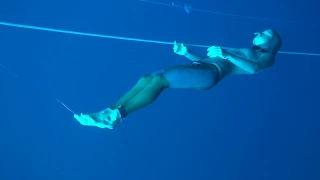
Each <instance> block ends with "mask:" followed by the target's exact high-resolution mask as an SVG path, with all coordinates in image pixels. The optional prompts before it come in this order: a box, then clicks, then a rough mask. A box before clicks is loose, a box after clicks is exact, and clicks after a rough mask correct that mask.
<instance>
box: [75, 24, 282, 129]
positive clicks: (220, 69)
mask: <svg viewBox="0 0 320 180" xmlns="http://www.w3.org/2000/svg"><path fill="white" fill-rule="evenodd" d="M255 35H256V36H255V38H254V39H253V47H252V48H240V49H238V48H233V49H228V50H226V49H222V48H220V47H218V46H211V47H209V48H208V49H207V51H208V53H207V56H208V57H202V56H200V55H197V54H195V53H193V52H191V51H190V50H188V49H187V47H186V46H184V45H183V44H177V43H176V42H175V43H174V47H173V50H174V52H175V53H176V54H178V55H182V56H185V57H187V58H188V59H190V60H191V61H192V63H190V64H188V65H182V66H176V67H171V68H167V69H163V70H160V71H157V72H153V73H150V74H146V75H144V76H142V77H141V78H140V80H139V81H138V82H137V84H136V85H135V86H134V87H133V88H132V89H131V90H130V91H128V92H127V93H126V94H125V95H124V96H123V97H122V98H121V99H120V100H118V101H117V102H116V103H115V104H113V105H112V106H110V107H108V108H107V109H105V110H102V111H100V112H98V113H93V114H81V115H80V116H79V115H76V114H75V115H74V117H75V118H76V119H77V120H78V121H79V122H80V123H81V124H82V125H86V126H96V127H99V128H108V129H113V128H114V127H115V126H116V125H117V124H118V123H119V122H120V121H121V120H122V119H124V118H126V116H127V115H129V114H131V113H133V112H134V111H136V110H138V109H141V108H143V107H145V106H147V105H149V104H151V103H152V102H154V101H155V100H156V99H157V98H158V96H159V95H160V94H161V92H162V91H163V90H165V89H168V88H180V89H199V90H208V89H210V88H212V87H214V86H215V85H216V84H217V83H218V82H220V81H221V80H222V79H223V78H224V77H226V76H228V75H236V74H255V73H257V72H260V71H262V70H265V69H267V68H269V67H271V66H272V64H273V63H274V60H275V56H276V54H277V53H278V51H279V50H280V48H281V46H282V40H281V37H280V35H279V34H278V33H277V32H276V31H274V30H271V29H268V30H265V31H263V32H261V33H255Z"/></svg>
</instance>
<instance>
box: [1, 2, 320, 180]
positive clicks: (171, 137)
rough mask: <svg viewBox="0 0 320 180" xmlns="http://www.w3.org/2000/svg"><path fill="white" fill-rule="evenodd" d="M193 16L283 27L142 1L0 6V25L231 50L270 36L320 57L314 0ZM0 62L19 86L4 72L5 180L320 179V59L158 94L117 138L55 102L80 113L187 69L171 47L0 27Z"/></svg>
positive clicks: (284, 60) (236, 5) (296, 59)
mask: <svg viewBox="0 0 320 180" xmlns="http://www.w3.org/2000/svg"><path fill="white" fill-rule="evenodd" d="M159 1H161V0H159ZM163 2H165V3H170V2H171V1H169V0H168V1H163ZM192 6H193V7H194V8H199V9H208V10H212V11H219V12H224V13H233V14H242V15H249V16H260V17H265V18H272V19H278V20H280V22H281V23H278V22H268V21H257V20H250V19H245V18H235V17H226V16H218V15H214V14H209V13H200V12H193V11H191V13H190V14H189V15H188V14H186V13H185V12H184V11H183V10H182V9H177V8H170V7H165V6H160V5H154V4H150V3H145V2H139V1H138V0H131V1H129V0H116V1H111V0H90V1H89V0H81V1H76V0H69V1H65V0H54V1H43V0H29V1H22V0H10V1H9V0H2V1H1V6H0V21H2V22H12V23H19V24H28V25H34V26H43V27H49V28H57V29H65V30H74V31H81V32H90V33H98V34H106V35H113V36H124V37H134V38H142V39H153V40H161V41H169V42H173V41H175V40H176V41H178V42H184V43H195V44H203V45H219V46H227V47H250V46H251V45H252V38H253V33H254V32H257V31H262V30H265V29H268V28H274V29H276V30H277V31H278V32H279V33H280V34H281V35H282V38H283V47H282V49H281V50H282V51H299V52H315V53H320V50H319V39H320V34H319V29H320V22H319V20H318V18H317V17H319V14H320V13H319V11H318V8H317V7H319V5H318V4H317V2H316V1H315V0H304V1H302V0H297V1H291V0H284V1H279V0H269V1H256V0H242V1H236V0H223V1H217V0H211V1H209V0H193V3H192ZM289 20H294V21H295V22H297V21H299V22H301V23H303V24H298V25H297V24H295V25H292V24H291V25H290V24H288V23H286V22H287V21H289ZM314 24H318V25H316V27H314V26H313V25H314ZM317 26H319V27H317ZM190 49H192V50H194V51H196V52H199V53H202V54H204V55H205V54H206V49H205V48H192V47H190ZM0 63H1V64H2V65H4V66H5V67H6V68H8V69H10V70H11V71H12V72H14V73H15V74H17V75H18V76H19V78H16V77H14V76H13V75H12V74H10V73H8V71H7V69H5V68H3V67H0V74H1V76H0V103H1V104H0V115H1V116H0V117H1V119H0V123H1V124H0V146H1V147H0V179H1V180H16V179H17V180H18V179H19V180H21V179H30V180H31V179H32V180H43V179H46V180H56V179H77V180H92V179H94V180H102V179H110V180H127V179H128V180H129V179H130V180H131V179H135V180H164V179H166V180H176V179H183V180H194V179H201V180H206V179H208V180H209V179H210V180H211V179H219V180H230V179H237V180H240V179H241V180H257V179H259V180H271V179H273V180H278V179H279V180H283V179H308V180H315V179H320V175H319V165H320V163H319V160H320V158H319V157H320V156H319V154H318V152H319V150H320V148H319V127H320V126H319V120H320V115H319V106H320V102H319V101H320V95H319V92H320V88H319V77H320V76H319V72H318V67H319V66H320V57H316V56H300V55H284V54H279V55H277V61H276V62H275V64H274V66H273V68H271V69H268V70H266V71H264V72H261V73H259V74H256V75H253V76H251V75H250V76H249V75H243V76H230V77H228V78H226V79H225V80H223V81H222V82H221V83H220V84H219V85H217V86H216V87H215V88H213V89H211V90H209V91H195V90H172V89H170V90H167V91H165V92H164V93H163V94H161V96H160V98H159V99H158V100H157V101H156V102H155V103H153V104H152V105H151V106H148V107H146V108H144V109H142V110H139V111H137V112H136V113H134V114H132V115H130V116H129V117H128V118H127V119H126V120H125V121H124V122H123V123H121V124H120V125H119V127H117V128H116V129H114V130H108V129H99V128H95V127H86V126H82V125H80V124H79V123H78V122H77V121H76V120H75V119H73V117H72V114H71V113H70V112H68V111H67V110H66V109H65V108H64V107H63V106H61V104H59V103H58V102H57V101H56V100H55V98H56V97H58V98H60V99H61V100H62V101H63V102H65V103H66V104H67V105H68V106H70V108H72V109H73V110H75V111H76V112H78V113H79V112H84V113H86V112H95V111H99V110H101V109H103V108H106V107H108V106H109V105H111V104H112V103H113V102H115V101H116V100H117V99H118V98H120V97H121V96H122V95H123V94H124V93H125V92H126V91H127V90H129V89H130V88H131V86H132V85H134V84H135V83H136V81H137V80H138V78H139V77H140V76H141V75H143V74H145V73H148V72H152V71H155V70H158V69H162V68H164V67H169V66H173V65H178V64H186V63H189V62H188V60H187V59H185V58H183V57H180V56H178V55H176V54H174V53H173V51H172V46H171V45H162V44H150V43H142V42H133V41H122V40H112V39H103V38H95V37H86V36H77V35H68V34H61V33H53V32H45V31H38V30H29V29H21V28H14V27H6V26H0Z"/></svg>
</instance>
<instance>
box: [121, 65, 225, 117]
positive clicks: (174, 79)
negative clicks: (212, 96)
mask: <svg viewBox="0 0 320 180" xmlns="http://www.w3.org/2000/svg"><path fill="white" fill-rule="evenodd" d="M218 76H219V73H218V70H217V68H216V67H215V66H213V65H209V64H192V65H186V66H178V67H172V68H168V69H165V70H163V71H162V72H159V73H158V74H157V75H155V76H154V78H153V79H152V81H151V82H150V83H149V84H148V85H147V86H146V87H145V88H143V89H142V90H141V91H140V92H139V93H138V94H137V95H135V96H134V97H133V98H132V99H131V100H129V101H127V102H126V103H124V104H122V107H123V109H124V110H125V113H126V114H125V115H128V114H130V113H132V112H134V111H136V110H138V109H141V108H143V107H145V106H147V105H149V104H151V103H152V102H153V101H155V100H156V99H157V97H158V96H159V95H160V94H161V92H162V91H163V90H165V89H167V88H169V87H170V88H180V89H201V90H205V89H210V88H211V87H213V86H214V85H215V84H216V83H217V81H218Z"/></svg>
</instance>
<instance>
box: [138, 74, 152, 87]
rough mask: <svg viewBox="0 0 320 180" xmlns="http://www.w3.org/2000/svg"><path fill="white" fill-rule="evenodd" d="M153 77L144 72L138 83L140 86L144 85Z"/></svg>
mask: <svg viewBox="0 0 320 180" xmlns="http://www.w3.org/2000/svg"><path fill="white" fill-rule="evenodd" d="M153 78H154V77H153V76H152V75H151V74H146V75H144V76H142V77H141V78H140V79H139V81H138V84H139V85H141V86H146V85H148V84H149V83H150V82H151V81H152V80H153Z"/></svg>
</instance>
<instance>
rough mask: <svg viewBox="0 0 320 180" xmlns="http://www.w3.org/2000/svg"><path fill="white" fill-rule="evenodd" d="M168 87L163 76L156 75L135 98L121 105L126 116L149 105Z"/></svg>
mask: <svg viewBox="0 0 320 180" xmlns="http://www.w3.org/2000/svg"><path fill="white" fill-rule="evenodd" d="M169 86H170V84H169V82H168V80H167V79H166V77H165V76H164V75H163V74H158V75H156V76H155V77H154V78H153V79H152V81H151V82H150V83H149V84H148V85H147V86H146V87H145V88H143V89H142V90H141V91H140V92H139V93H138V94H137V95H136V96H134V97H133V98H132V99H130V100H129V101H127V102H126V103H125V104H123V105H122V106H123V108H124V110H125V112H126V115H127V114H130V113H132V112H134V111H136V110H138V109H141V108H143V107H145V106H147V105H149V104H151V103H152V102H153V101H155V100H156V99H157V98H158V96H159V95H160V94H161V92H162V91H163V90H165V89H166V88H168V87H169Z"/></svg>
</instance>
